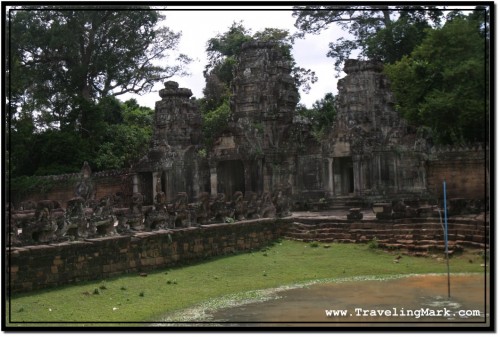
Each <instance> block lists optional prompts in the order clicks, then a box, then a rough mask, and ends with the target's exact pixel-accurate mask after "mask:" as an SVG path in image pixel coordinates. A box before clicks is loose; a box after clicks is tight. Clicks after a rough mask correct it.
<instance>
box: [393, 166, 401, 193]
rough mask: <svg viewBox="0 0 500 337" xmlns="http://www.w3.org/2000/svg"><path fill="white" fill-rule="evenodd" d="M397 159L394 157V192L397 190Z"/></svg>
mask: <svg viewBox="0 0 500 337" xmlns="http://www.w3.org/2000/svg"><path fill="white" fill-rule="evenodd" d="M398 171H399V170H398V159H397V158H394V185H395V186H394V187H395V188H396V192H399V190H400V188H399V172H398Z"/></svg>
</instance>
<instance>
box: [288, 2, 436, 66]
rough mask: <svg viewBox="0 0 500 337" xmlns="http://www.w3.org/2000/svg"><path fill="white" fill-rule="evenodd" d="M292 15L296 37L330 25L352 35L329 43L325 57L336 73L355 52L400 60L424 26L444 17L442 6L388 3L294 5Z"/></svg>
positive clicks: (423, 33)
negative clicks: (332, 64) (333, 62)
mask: <svg viewBox="0 0 500 337" xmlns="http://www.w3.org/2000/svg"><path fill="white" fill-rule="evenodd" d="M292 15H293V17H295V18H296V21H295V27H296V28H298V29H299V32H298V33H296V34H295V35H294V37H295V38H302V37H304V36H305V34H319V33H320V32H321V31H322V30H324V29H326V28H327V27H329V26H330V25H331V24H336V25H338V26H339V27H341V28H342V29H343V30H345V31H347V32H349V33H350V36H351V38H345V37H340V38H338V39H337V40H336V41H335V42H330V43H329V47H330V50H329V52H328V54H327V56H329V57H332V58H333V59H334V60H335V69H336V70H337V72H338V74H340V72H341V70H342V68H341V67H342V64H343V63H344V61H345V60H347V59H348V58H349V57H350V56H351V54H352V53H353V52H354V51H359V53H360V55H361V56H365V57H368V58H370V59H379V60H381V61H383V62H385V63H392V62H395V61H397V60H399V59H401V57H403V56H404V55H407V54H409V53H410V52H411V51H412V50H413V48H414V47H415V46H417V45H418V44H419V43H420V42H421V41H422V39H423V37H424V36H425V29H426V28H428V27H430V26H431V24H433V25H434V26H439V24H440V21H441V19H442V18H443V12H442V9H440V8H437V7H436V6H388V5H373V6H346V5H333V6H295V7H294V11H293V14H292Z"/></svg>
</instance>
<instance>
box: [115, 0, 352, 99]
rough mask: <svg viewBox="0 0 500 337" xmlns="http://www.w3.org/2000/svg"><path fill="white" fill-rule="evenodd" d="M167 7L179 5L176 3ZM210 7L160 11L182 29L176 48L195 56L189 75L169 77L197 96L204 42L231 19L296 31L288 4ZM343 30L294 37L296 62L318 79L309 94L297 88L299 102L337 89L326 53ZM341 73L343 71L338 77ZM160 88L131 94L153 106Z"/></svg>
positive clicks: (202, 82) (225, 27)
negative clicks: (139, 94) (141, 94)
mask: <svg viewBox="0 0 500 337" xmlns="http://www.w3.org/2000/svg"><path fill="white" fill-rule="evenodd" d="M170 8H176V9H179V8H178V7H170ZM190 8H195V7H194V6H192V7H190ZM199 8H202V7H199ZM210 8H211V10H206V9H205V10H203V9H197V10H183V11H179V10H175V11H168V10H166V11H163V14H165V16H166V20H165V24H166V25H167V26H168V27H169V28H171V29H172V30H173V31H176V32H179V31H181V32H182V37H181V40H180V44H179V48H178V50H179V51H180V52H182V53H184V54H187V55H188V56H189V57H191V58H192V59H193V60H194V61H193V62H192V63H191V64H190V65H189V66H188V67H189V68H188V69H189V72H190V73H191V75H190V76H184V77H179V76H176V77H173V78H172V79H171V80H173V81H176V82H178V83H179V86H180V87H182V88H188V89H191V90H192V92H193V96H195V97H196V98H201V97H203V93H202V90H203V88H204V86H205V80H204V78H203V70H204V67H205V65H206V64H207V63H208V61H207V55H206V52H205V48H206V43H207V41H208V40H209V39H210V38H213V37H215V36H216V35H217V34H218V33H225V32H226V31H227V30H228V29H229V27H230V26H231V25H232V23H233V22H239V21H242V23H243V26H244V27H245V28H247V29H251V32H252V34H253V33H255V32H257V31H260V30H263V29H264V28H281V29H287V30H289V32H290V33H291V34H293V33H294V32H295V31H296V28H295V27H294V23H295V19H294V18H293V17H292V10H291V6H287V7H269V8H266V10H256V9H257V8H259V7H254V8H252V9H251V10H250V9H239V10H231V11H228V10H214V8H217V7H210ZM244 8H245V7H244ZM246 8H251V7H246ZM260 8H262V6H261V7H260ZM275 9H279V10H275ZM345 34H346V33H345V32H343V31H342V30H340V28H338V27H336V26H334V25H331V27H330V28H329V29H328V30H326V31H324V32H323V33H322V34H320V35H310V34H308V35H307V36H306V38H305V39H301V40H296V42H295V44H294V47H293V56H294V58H295V62H296V63H297V65H298V66H300V67H303V68H306V69H311V70H313V71H315V72H316V76H317V77H318V81H317V82H316V83H314V84H313V85H312V89H311V91H310V92H309V94H306V93H304V92H302V91H301V92H300V95H301V101H300V103H302V104H305V105H306V106H308V107H311V105H312V103H314V102H315V101H316V100H319V99H321V98H323V97H324V95H325V93H328V92H333V93H336V92H337V80H338V79H337V78H335V70H334V60H333V59H332V58H329V57H326V54H327V52H328V43H329V42H331V41H334V40H336V39H337V38H338V37H340V36H345ZM343 75H344V74H343V73H342V74H341V77H342V76H343ZM161 88H163V83H158V84H157V85H156V86H155V87H154V91H155V92H151V93H149V94H147V95H144V96H133V97H134V98H136V99H137V101H138V102H139V104H141V105H145V106H149V107H151V108H154V105H155V102H156V101H158V100H160V97H159V96H158V92H157V91H158V90H159V89H161ZM129 97H131V96H125V95H122V96H120V99H121V100H126V99H128V98H129Z"/></svg>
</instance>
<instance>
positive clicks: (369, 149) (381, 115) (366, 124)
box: [325, 60, 426, 196]
mask: <svg viewBox="0 0 500 337" xmlns="http://www.w3.org/2000/svg"><path fill="white" fill-rule="evenodd" d="M382 70H383V65H382V63H380V62H376V61H360V60H347V61H346V62H345V67H344V72H345V73H346V74H347V76H346V77H344V78H343V79H341V80H339V82H338V84H337V86H338V105H337V116H336V120H335V123H334V127H333V132H332V133H331V135H330V138H329V141H328V142H327V143H326V144H325V149H326V153H327V154H328V157H329V158H328V160H329V169H330V172H329V181H328V187H329V193H330V195H332V196H370V195H373V196H381V195H382V196H388V195H397V194H404V193H420V192H422V191H424V190H425V186H426V177H425V150H426V148H425V141H424V140H423V139H420V138H419V137H417V135H416V133H415V132H414V131H413V130H412V128H410V127H409V126H408V125H407V123H406V122H405V121H404V120H403V119H402V118H401V117H400V116H399V113H398V112H397V111H396V110H395V109H394V99H393V95H392V93H391V91H390V87H389V81H388V79H387V77H386V76H385V75H384V74H383V73H382Z"/></svg>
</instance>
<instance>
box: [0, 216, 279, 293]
mask: <svg viewBox="0 0 500 337" xmlns="http://www.w3.org/2000/svg"><path fill="white" fill-rule="evenodd" d="M286 227H287V225H286V224H285V223H284V222H283V221H280V220H276V219H259V220H251V221H244V222H239V223H234V224H216V225H205V226H201V227H192V228H183V229H175V230H159V231H155V232H139V233H136V234H134V235H131V236H119V237H116V236H114V237H104V238H96V239H86V240H84V241H74V242H65V243H58V244H50V245H38V246H25V247H15V248H14V247H13V248H10V249H7V254H8V256H7V258H6V261H7V263H10V280H7V284H8V286H9V289H10V291H11V292H12V293H14V292H23V291H30V290H36V289H42V288H47V287H53V286H58V285H64V284H71V283H75V282H80V281H86V280H95V279H103V278H107V277H112V276H116V275H120V274H124V273H135V272H145V271H148V270H153V269H156V268H162V267H168V266H173V265H176V264H179V263H183V264H184V263H188V262H191V261H195V260H202V259H204V258H207V257H210V256H220V255H224V254H230V253H233V252H238V251H248V250H250V249H257V248H259V247H262V246H263V245H266V244H268V243H270V242H271V241H273V240H275V239H277V238H279V237H281V236H282V234H283V233H284V230H286ZM7 268H9V266H7ZM7 270H9V269H7ZM7 277H9V275H8V276H7Z"/></svg>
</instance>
